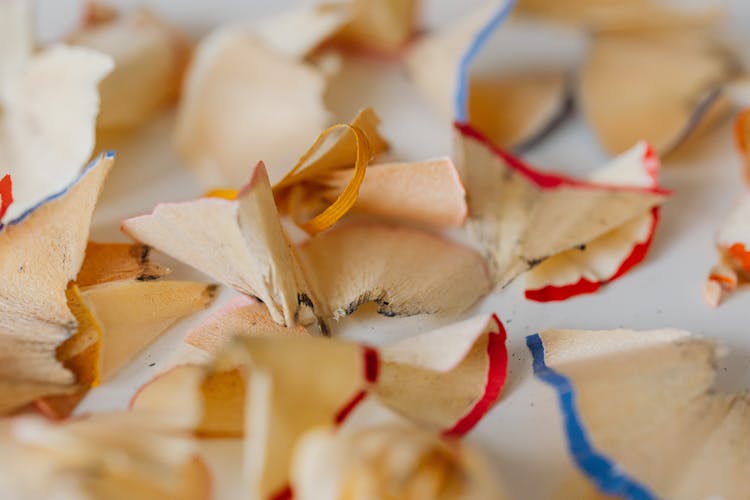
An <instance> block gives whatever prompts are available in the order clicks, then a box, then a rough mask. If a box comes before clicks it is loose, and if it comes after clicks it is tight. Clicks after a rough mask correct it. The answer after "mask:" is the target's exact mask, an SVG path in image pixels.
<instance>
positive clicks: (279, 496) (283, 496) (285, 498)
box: [268, 485, 294, 500]
mask: <svg viewBox="0 0 750 500" xmlns="http://www.w3.org/2000/svg"><path fill="white" fill-rule="evenodd" d="M292 497H294V492H293V491H292V487H291V486H289V485H286V486H284V487H283V488H282V489H281V491H279V492H278V493H276V494H275V495H271V496H270V497H268V498H269V500H290V499H291V498H292Z"/></svg>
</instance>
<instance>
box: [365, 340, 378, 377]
mask: <svg viewBox="0 0 750 500" xmlns="http://www.w3.org/2000/svg"><path fill="white" fill-rule="evenodd" d="M362 354H363V356H364V358H365V363H364V365H365V380H367V381H368V382H375V381H377V380H378V375H379V374H380V355H379V354H378V351H376V350H375V349H374V348H372V347H369V346H365V347H364V352H363V353H362Z"/></svg>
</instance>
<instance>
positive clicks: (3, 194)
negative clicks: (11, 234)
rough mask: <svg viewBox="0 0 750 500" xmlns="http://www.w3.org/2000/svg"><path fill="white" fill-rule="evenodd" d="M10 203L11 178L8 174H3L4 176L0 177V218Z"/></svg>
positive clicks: (11, 193)
mask: <svg viewBox="0 0 750 500" xmlns="http://www.w3.org/2000/svg"><path fill="white" fill-rule="evenodd" d="M11 203H13V180H11V178H10V174H5V177H3V178H2V179H0V219H2V218H3V217H4V216H5V212H7V211H8V207H9V206H10V204H11Z"/></svg>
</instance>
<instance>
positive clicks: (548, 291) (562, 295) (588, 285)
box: [524, 278, 602, 302]
mask: <svg viewBox="0 0 750 500" xmlns="http://www.w3.org/2000/svg"><path fill="white" fill-rule="evenodd" d="M601 285H602V282H601V281H589V280H587V279H586V278H581V279H579V280H578V281H577V282H576V283H572V284H570V285H563V286H556V285H547V286H545V287H542V288H538V289H536V290H526V291H525V292H524V296H525V297H526V298H527V299H529V300H533V301H535V302H557V301H562V300H566V299H569V298H571V297H575V296H576V295H585V294H587V293H594V292H596V291H597V290H599V288H601Z"/></svg>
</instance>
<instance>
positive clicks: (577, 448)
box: [526, 333, 658, 500]
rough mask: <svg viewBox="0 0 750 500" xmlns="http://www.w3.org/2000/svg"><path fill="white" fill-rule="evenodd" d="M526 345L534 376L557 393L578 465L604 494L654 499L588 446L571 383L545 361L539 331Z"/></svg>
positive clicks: (569, 446)
mask: <svg viewBox="0 0 750 500" xmlns="http://www.w3.org/2000/svg"><path fill="white" fill-rule="evenodd" d="M526 346H527V347H528V348H529V350H530V351H531V355H532V356H533V359H534V375H535V376H536V377H537V378H539V379H540V380H542V381H543V382H545V383H546V384H548V385H550V386H552V388H553V389H555V391H556V392H557V397H558V403H559V405H560V411H561V412H562V414H563V427H564V430H565V437H566V439H567V441H568V451H569V453H570V454H571V456H572V457H573V460H574V461H575V463H576V465H578V468H579V469H581V470H582V471H583V473H584V474H586V476H588V478H589V479H590V480H591V481H592V482H593V483H594V484H595V485H596V486H597V487H598V488H599V490H600V491H601V492H603V493H607V494H610V495H617V496H619V497H621V498H626V499H629V500H657V499H658V497H657V496H656V495H655V494H654V493H652V492H651V491H649V489H648V488H647V487H646V486H644V485H643V484H641V483H639V482H638V481H636V480H635V479H634V478H632V477H630V476H629V475H627V474H626V473H625V472H624V471H623V470H621V469H620V468H619V467H618V466H617V465H616V464H615V463H614V462H613V461H612V460H610V459H609V457H607V456H606V455H604V454H603V453H601V452H599V451H598V450H596V449H595V448H594V447H593V446H592V445H591V442H590V441H589V439H588V436H587V435H586V429H585V428H584V426H583V423H582V422H581V418H580V416H579V415H578V410H577V409H576V395H575V390H574V388H573V384H572V383H571V382H570V380H569V379H568V378H567V377H565V376H564V375H562V374H560V373H559V372H556V371H555V370H553V369H552V368H550V367H548V366H547V364H546V363H545V362H544V343H543V342H542V338H541V337H540V336H539V334H538V333H535V334H533V335H529V336H528V337H526Z"/></svg>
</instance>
